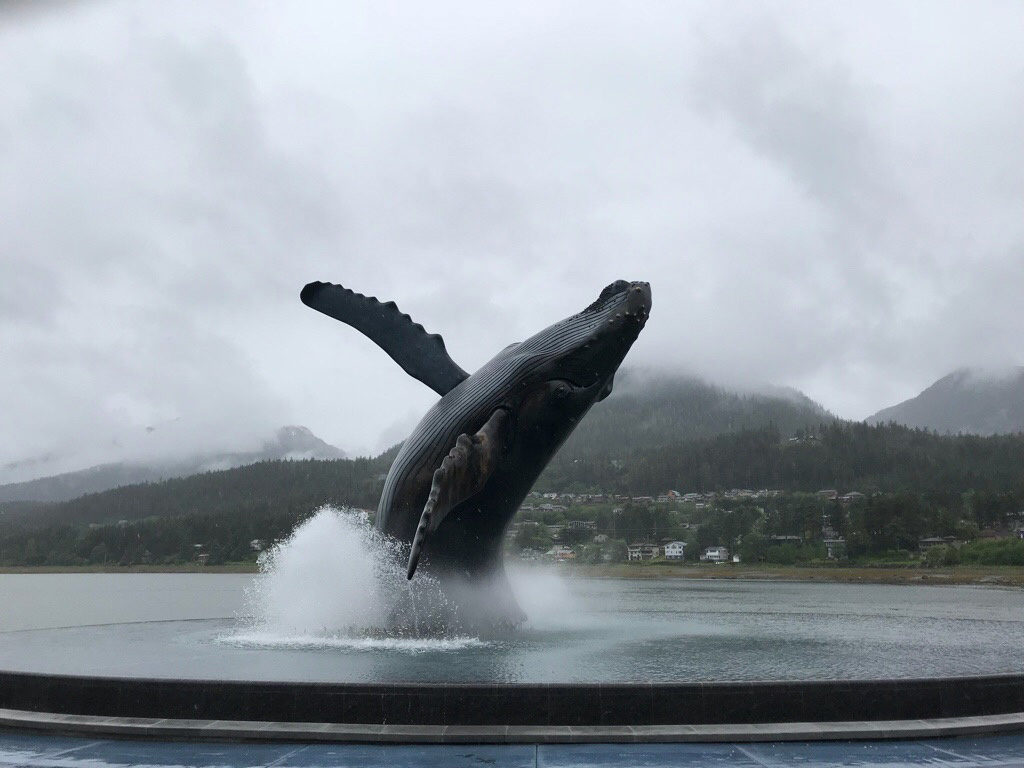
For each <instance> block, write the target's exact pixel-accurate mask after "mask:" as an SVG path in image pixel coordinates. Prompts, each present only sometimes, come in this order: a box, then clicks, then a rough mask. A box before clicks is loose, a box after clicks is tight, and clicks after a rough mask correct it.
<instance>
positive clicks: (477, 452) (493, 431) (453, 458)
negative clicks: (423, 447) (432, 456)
mask: <svg viewBox="0 0 1024 768" xmlns="http://www.w3.org/2000/svg"><path fill="white" fill-rule="evenodd" d="M508 420H509V415H508V412H507V411H505V410H504V409H502V408H499V409H498V410H496V411H495V412H494V413H493V414H491V418H489V419H488V420H487V423H486V424H484V425H483V426H482V427H481V428H480V431H479V432H477V433H476V434H475V435H472V436H470V435H467V434H465V433H463V434H461V435H459V437H458V438H457V439H456V441H455V447H454V448H452V449H451V451H449V452H448V455H447V456H445V457H444V459H443V460H442V461H441V466H440V467H438V468H437V470H436V471H435V472H434V479H433V481H432V482H431V484H430V495H429V496H427V503H426V504H424V505H423V513H422V514H421V515H420V523H419V525H418V526H417V527H416V536H415V537H414V538H413V541H412V551H411V552H410V553H409V568H408V571H407V574H406V576H407V578H410V579H411V578H412V576H413V574H414V573H416V565H417V564H418V563H419V560H420V554H421V553H422V552H423V545H424V543H425V542H426V539H427V536H429V535H430V534H431V533H433V532H434V531H436V530H437V527H438V526H439V525H440V524H441V521H442V520H444V518H445V517H446V516H447V515H448V513H449V512H451V511H452V509H453V508H455V507H456V506H458V505H459V504H461V503H462V502H463V501H465V500H466V499H468V498H470V497H472V496H474V495H476V494H477V493H479V492H480V491H481V490H483V487H484V486H485V485H486V484H487V480H488V479H489V478H490V477H491V475H492V474H493V473H494V470H495V468H496V467H497V465H498V463H499V462H500V461H501V457H502V456H503V455H504V448H505V443H506V439H505V438H506V427H507V425H508Z"/></svg>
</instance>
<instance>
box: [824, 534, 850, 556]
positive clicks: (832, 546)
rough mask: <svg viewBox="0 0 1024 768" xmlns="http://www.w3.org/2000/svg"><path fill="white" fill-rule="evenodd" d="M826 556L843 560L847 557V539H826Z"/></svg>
mask: <svg viewBox="0 0 1024 768" xmlns="http://www.w3.org/2000/svg"><path fill="white" fill-rule="evenodd" d="M825 557H827V558H828V559H829V560H842V559H843V558H844V557H846V539H843V538H835V539H825Z"/></svg>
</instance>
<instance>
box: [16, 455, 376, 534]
mask: <svg viewBox="0 0 1024 768" xmlns="http://www.w3.org/2000/svg"><path fill="white" fill-rule="evenodd" d="M393 458H394V450H392V451H388V452H387V453H385V454H382V455H381V456H378V457H377V458H375V459H339V460H335V461H319V460H315V459H308V460H303V461H266V462H261V463H259V464H251V465H249V466H245V467H238V468H236V469H228V470H224V471H221V472H206V473H204V474H200V475H192V476H191V477H182V478H175V479H172V480H164V481H162V482H158V483H143V484H139V485H129V486H125V487H123V488H114V489H112V490H109V491H104V492H102V493H94V494H89V495H87V496H82V497H80V498H78V499H73V500H71V501H65V502H59V503H51V504H18V503H14V504H4V505H0V524H4V523H5V524H10V525H22V526H25V525H28V526H41V525H46V524H50V523H71V524H88V523H109V522H117V521H119V520H128V521H133V520H140V519H143V518H148V517H179V516H184V515H222V514H232V515H242V516H245V515H255V514H263V513H273V514H284V515H290V516H291V517H292V518H293V519H297V518H298V516H300V515H302V514H304V513H307V512H309V511H311V510H313V509H315V508H317V507H319V506H321V505H323V504H337V505H350V506H358V507H373V508H375V507H376V506H377V498H378V496H379V495H380V489H381V486H382V485H383V479H384V475H385V474H386V473H387V470H388V467H389V466H390V465H391V460H392V459H393Z"/></svg>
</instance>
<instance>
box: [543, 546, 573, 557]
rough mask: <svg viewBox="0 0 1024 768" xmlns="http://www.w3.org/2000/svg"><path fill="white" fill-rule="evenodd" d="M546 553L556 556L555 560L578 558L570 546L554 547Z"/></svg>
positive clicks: (548, 555)
mask: <svg viewBox="0 0 1024 768" xmlns="http://www.w3.org/2000/svg"><path fill="white" fill-rule="evenodd" d="M544 554H545V555H546V556H547V557H551V558H554V559H555V560H574V559H575V558H576V553H575V552H573V551H572V550H571V549H570V548H569V547H560V546H557V547H552V548H551V549H549V550H548V551H547V552H545V553H544Z"/></svg>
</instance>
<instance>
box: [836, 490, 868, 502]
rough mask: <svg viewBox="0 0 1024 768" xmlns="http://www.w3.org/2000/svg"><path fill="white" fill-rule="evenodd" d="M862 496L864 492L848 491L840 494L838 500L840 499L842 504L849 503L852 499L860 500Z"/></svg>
mask: <svg viewBox="0 0 1024 768" xmlns="http://www.w3.org/2000/svg"><path fill="white" fill-rule="evenodd" d="M863 498H864V494H863V493H861V492H860V491H850V492H849V493H844V494H843V495H842V496H840V497H839V501H841V502H842V503H843V504H850V503H852V502H854V501H860V500H861V499H863Z"/></svg>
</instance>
